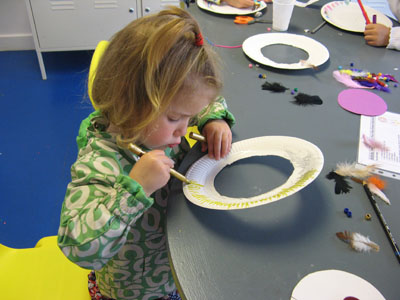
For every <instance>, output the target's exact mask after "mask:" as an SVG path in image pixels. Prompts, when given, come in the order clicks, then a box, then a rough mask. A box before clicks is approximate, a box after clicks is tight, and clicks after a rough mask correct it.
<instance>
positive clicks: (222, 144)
mask: <svg viewBox="0 0 400 300" xmlns="http://www.w3.org/2000/svg"><path fill="white" fill-rule="evenodd" d="M202 134H203V136H204V137H205V138H206V139H207V142H206V143H202V145H201V151H203V152H204V151H206V150H207V149H208V157H210V158H215V159H216V160H219V159H220V158H223V157H225V156H226V155H227V154H228V153H229V152H230V151H231V147H232V131H231V129H230V127H229V125H228V124H227V123H226V122H225V120H212V121H209V122H208V123H207V124H206V125H205V126H204V128H203V132H202Z"/></svg>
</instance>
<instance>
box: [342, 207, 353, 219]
mask: <svg viewBox="0 0 400 300" xmlns="http://www.w3.org/2000/svg"><path fill="white" fill-rule="evenodd" d="M343 212H344V213H345V215H346V216H347V217H348V218H351V217H352V215H353V213H352V212H351V211H350V209H348V208H347V207H346V208H345V209H344V210H343Z"/></svg>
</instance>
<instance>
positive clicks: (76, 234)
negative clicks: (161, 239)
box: [58, 148, 154, 269]
mask: <svg viewBox="0 0 400 300" xmlns="http://www.w3.org/2000/svg"><path fill="white" fill-rule="evenodd" d="M116 156H117V154H116V153H115V152H109V151H106V150H105V149H101V148H99V149H97V150H96V151H91V152H89V153H87V154H85V155H83V156H80V158H79V159H78V160H77V162H76V163H75V164H74V165H73V166H72V168H71V174H72V181H71V182H70V184H69V185H68V187H67V192H66V196H65V200H64V203H63V207H62V211H61V218H60V219H61V221H60V227H59V231H58V244H59V247H60V248H61V250H62V251H63V253H64V254H65V255H66V256H67V257H68V259H70V260H71V261H73V262H74V263H76V264H78V265H80V266H81V267H83V268H87V269H100V268H101V267H102V266H104V265H105V264H106V263H107V262H108V260H109V259H111V258H112V257H113V256H114V255H115V254H116V253H117V252H118V251H119V249H120V248H121V247H122V246H123V245H124V243H125V241H126V238H127V235H128V232H129V228H130V226H131V225H132V224H134V223H135V221H136V220H137V219H138V218H140V217H141V216H142V215H143V213H144V212H145V211H146V210H147V209H148V208H149V207H151V206H152V205H153V203H154V200H153V198H149V197H147V196H146V195H145V193H144V191H143V189H142V187H141V185H140V184H138V183H137V182H136V181H134V180H133V179H131V178H130V177H129V176H128V173H127V172H124V171H123V167H122V166H121V164H120V163H119V160H118V159H117V158H116ZM125 168H127V166H125Z"/></svg>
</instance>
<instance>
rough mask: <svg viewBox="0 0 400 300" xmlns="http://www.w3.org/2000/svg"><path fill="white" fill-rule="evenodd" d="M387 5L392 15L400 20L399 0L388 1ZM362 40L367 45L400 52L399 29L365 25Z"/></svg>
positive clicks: (379, 25) (380, 25)
mask: <svg viewBox="0 0 400 300" xmlns="http://www.w3.org/2000/svg"><path fill="white" fill-rule="evenodd" d="M388 3H389V6H390V9H391V11H392V13H393V14H394V15H395V16H396V17H397V19H398V20H400V0H388ZM378 22H379V20H378ZM364 38H365V40H366V42H367V44H368V45H371V46H386V48H388V49H395V50H400V27H392V28H389V27H386V26H385V25H382V24H367V25H366V26H365V31H364Z"/></svg>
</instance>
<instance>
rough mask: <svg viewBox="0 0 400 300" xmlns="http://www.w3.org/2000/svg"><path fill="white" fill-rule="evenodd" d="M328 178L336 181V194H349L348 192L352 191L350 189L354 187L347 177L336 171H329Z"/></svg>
mask: <svg viewBox="0 0 400 300" xmlns="http://www.w3.org/2000/svg"><path fill="white" fill-rule="evenodd" d="M326 178H328V179H329V180H334V181H335V194H337V195H338V194H347V193H348V192H350V189H352V187H351V186H350V184H349V183H348V182H347V180H346V178H345V177H343V176H340V175H339V174H337V173H336V172H335V171H331V172H329V173H328V175H326Z"/></svg>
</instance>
